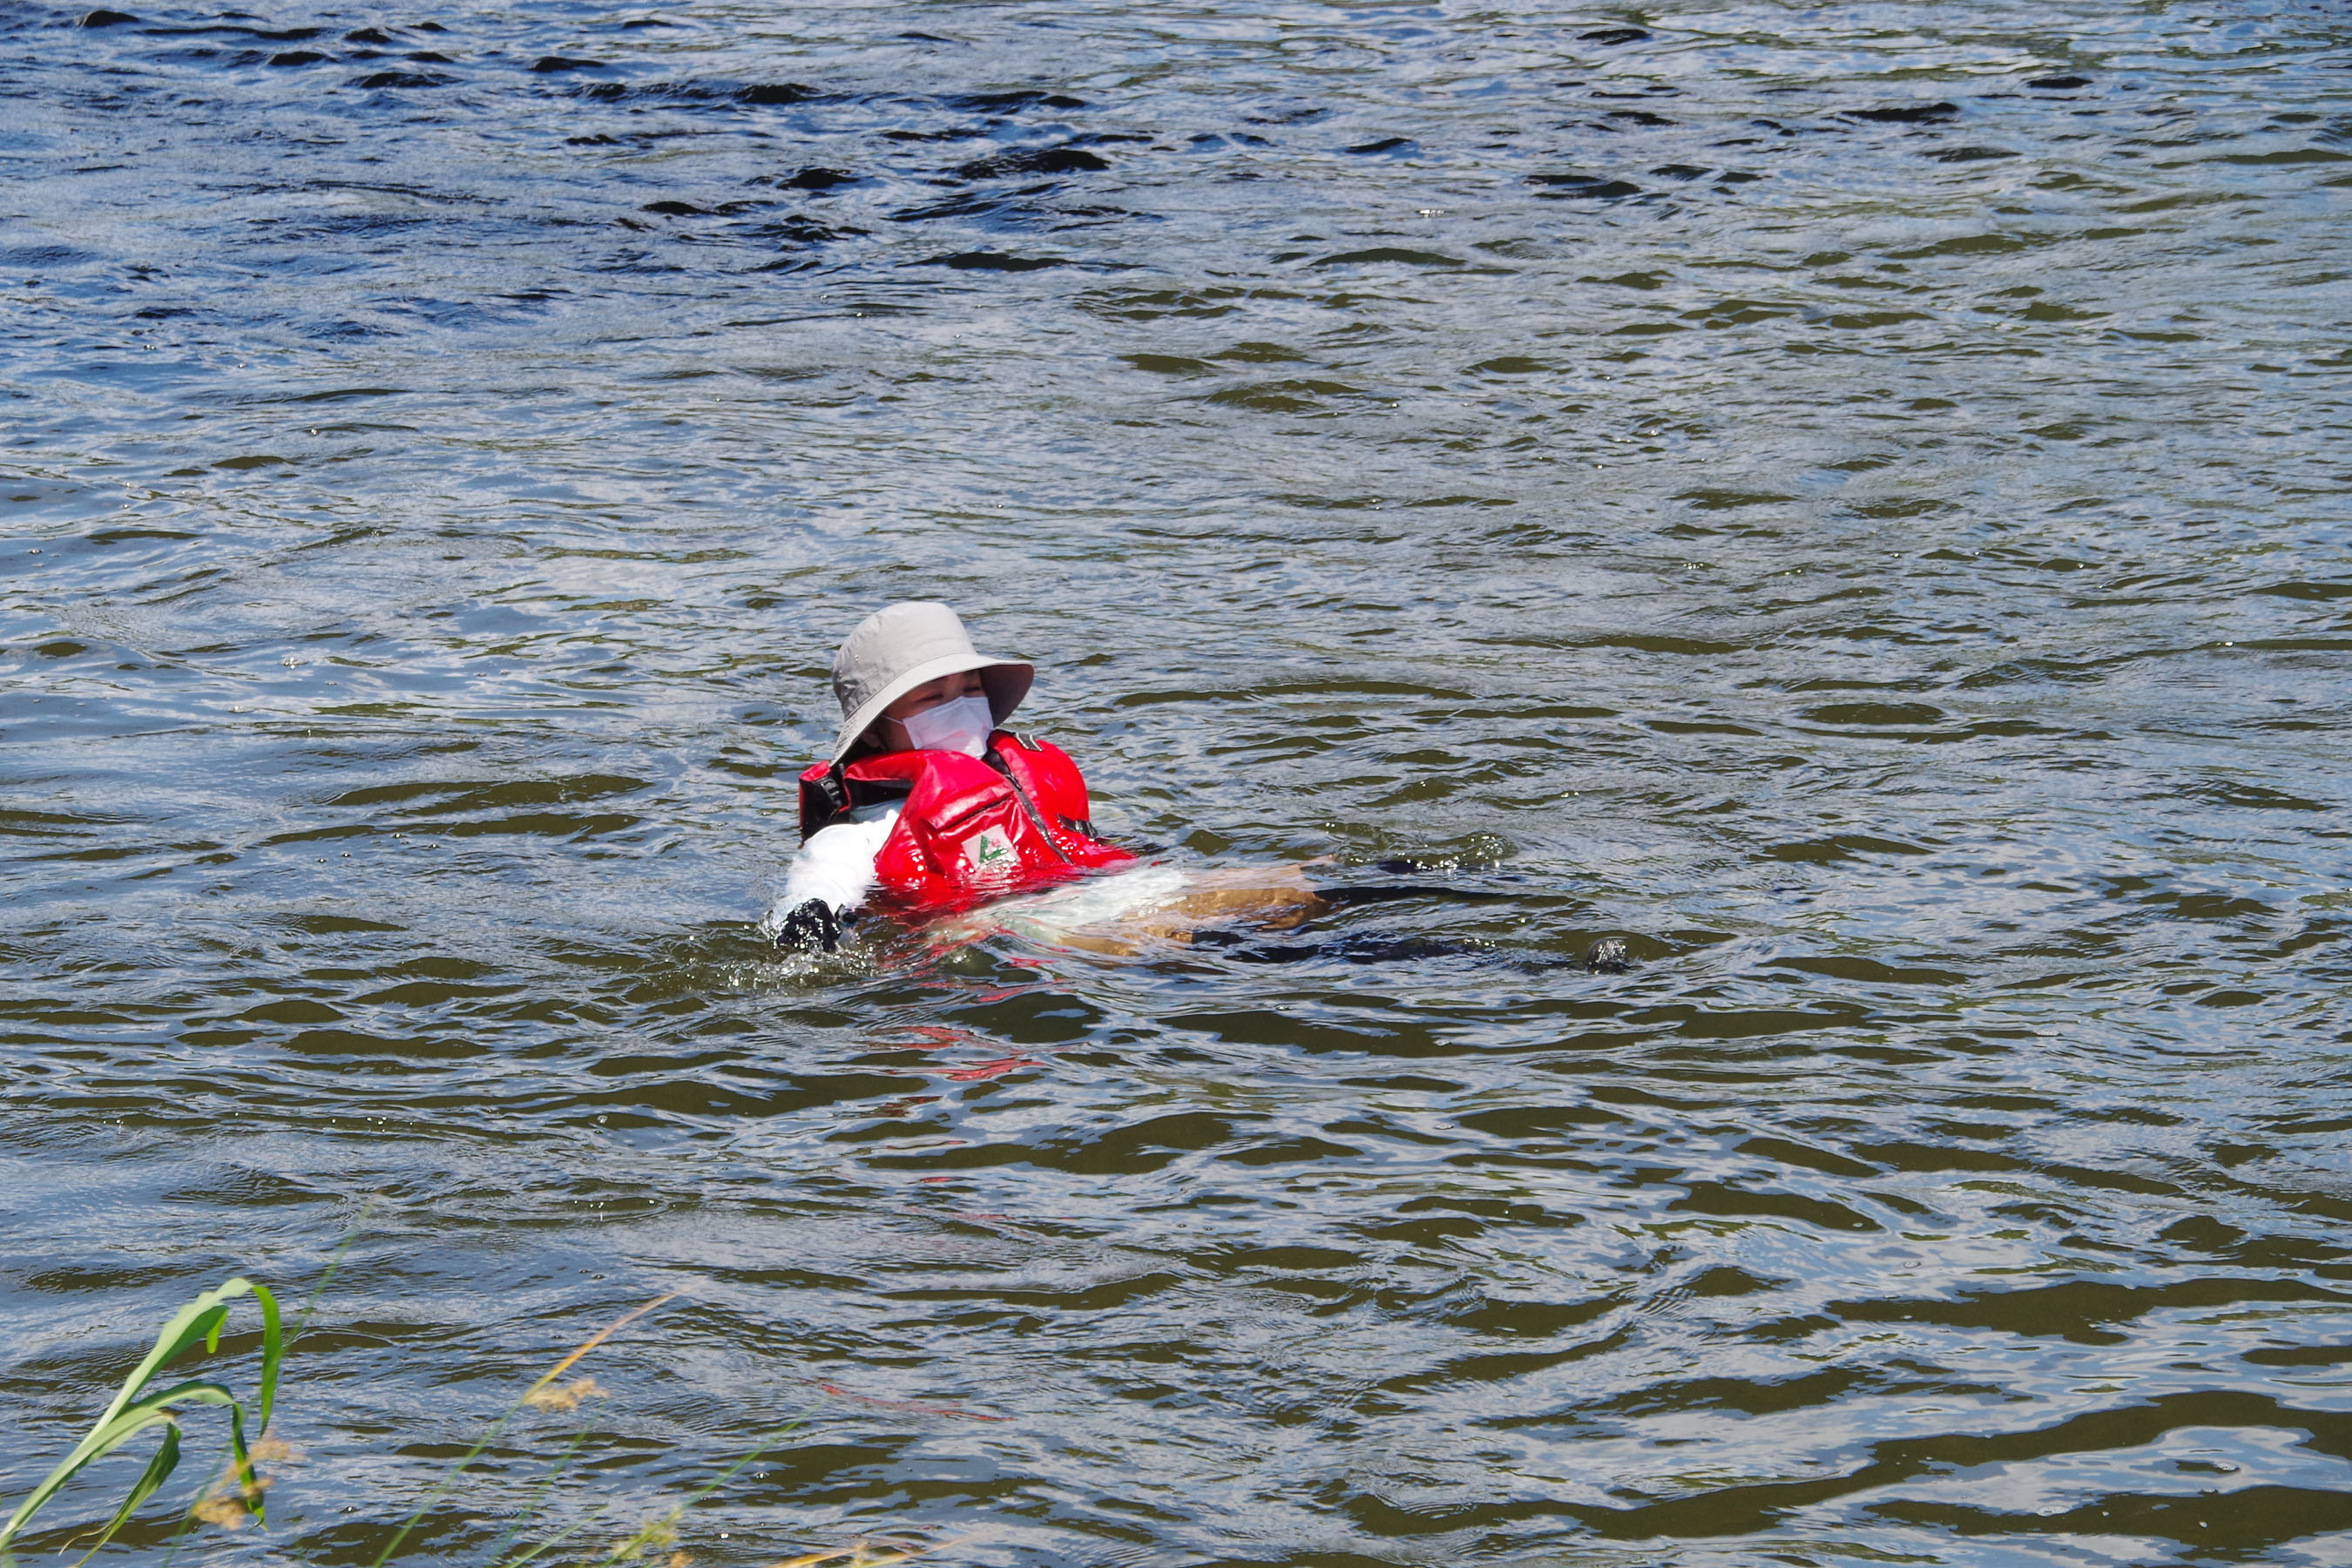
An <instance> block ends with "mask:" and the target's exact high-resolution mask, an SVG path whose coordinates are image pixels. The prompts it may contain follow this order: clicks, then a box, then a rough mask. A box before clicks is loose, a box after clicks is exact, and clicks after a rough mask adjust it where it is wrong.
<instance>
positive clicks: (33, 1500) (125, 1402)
mask: <svg viewBox="0 0 2352 1568" xmlns="http://www.w3.org/2000/svg"><path fill="white" fill-rule="evenodd" d="M241 1296H251V1297H252V1298H253V1299H254V1300H255V1301H256V1302H257V1303H258V1304H259V1306H260V1308H261V1377H260V1386H259V1391H258V1394H257V1398H256V1400H255V1402H254V1412H255V1416H256V1419H257V1426H258V1427H259V1429H260V1430H261V1431H263V1432H265V1433H266V1432H267V1431H268V1429H269V1413H270V1409H271V1407H272V1406H273V1405H275V1404H276V1402H277V1397H278V1363H279V1362H280V1361H281V1360H283V1359H284V1356H285V1353H286V1344H285V1335H284V1331H283V1329H282V1326H281V1324H280V1322H279V1319H278V1298H277V1297H275V1296H273V1295H271V1294H270V1293H269V1290H268V1289H267V1288H266V1287H264V1286H260V1285H256V1284H255V1283H253V1281H251V1280H250V1279H244V1278H242V1277H240V1278H237V1279H231V1280H229V1281H227V1282H226V1283H225V1284H223V1285H221V1286H220V1287H219V1288H217V1289H212V1290H206V1291H205V1292H204V1293H203V1294H202V1295H200V1296H198V1297H197V1298H196V1299H195V1300H193V1301H191V1302H189V1303H188V1304H187V1305H186V1306H184V1307H183V1308H181V1309H180V1310H179V1311H178V1312H176V1313H174V1314H173V1317H172V1320H171V1321H169V1322H167V1323H165V1324H164V1325H163V1331H162V1332H161V1333H159V1334H157V1335H156V1336H155V1347H154V1348H153V1349H152V1350H151V1351H149V1352H147V1357H146V1359H145V1360H144V1361H142V1362H141V1363H139V1364H138V1365H137V1366H136V1367H134V1368H132V1369H131V1375H130V1376H128V1377H126V1378H124V1379H123V1380H122V1386H121V1388H120V1389H118V1390H116V1391H115V1395H114V1399H113V1401H112V1403H110V1404H109V1405H107V1407H106V1409H105V1411H104V1413H102V1414H101V1415H100V1416H99V1418H98V1420H97V1422H96V1423H95V1424H93V1425H92V1426H91V1427H90V1429H89V1432H88V1433H87V1434H86V1435H85V1436H83V1437H82V1440H81V1441H80V1442H79V1443H78V1444H76V1445H75V1446H74V1450H73V1452H72V1453H70V1454H68V1455H67V1456H66V1457H65V1458H63V1459H61V1460H59V1461H58V1465H57V1468H55V1469H52V1470H51V1471H50V1472H49V1473H48V1475H47V1476H46V1477H45V1478H43V1479H42V1481H41V1483H40V1485H38V1486H37V1487H35V1488H34V1489H32V1490H31V1491H30V1492H29V1493H27V1494H26V1498H25V1500H24V1501H22V1502H20V1503H18V1504H17V1505H16V1511H15V1512H14V1513H12V1514H10V1515H9V1516H8V1521H7V1522H6V1523H5V1524H0V1548H5V1547H6V1546H7V1545H8V1544H9V1543H10V1542H13V1541H15V1540H16V1537H17V1535H18V1534H19V1533H21V1532H22V1531H23V1530H24V1528H25V1526H26V1525H27V1524H29V1523H31V1522H32V1520H33V1516H34V1515H35V1514H37V1513H38V1512H40V1510H41V1509H42V1508H43V1506H44V1505H46V1504H47V1502H48V1501H49V1500H50V1499H52V1498H54V1497H56V1496H57V1495H58V1493H59V1492H60V1491H62V1490H64V1489H65V1488H66V1485H67V1483H68V1482H69V1481H71V1480H72V1479H74V1478H75V1477H76V1476H78V1475H79V1474H81V1472H82V1471H83V1470H85V1469H87V1468H89V1467H90V1466H91V1465H93V1464H95V1463H97V1462H98V1461H99V1460H100V1459H102V1458H106V1457H107V1456H108V1455H109V1454H111V1453H113V1452H114V1451H115V1450H116V1449H118V1448H121V1447H122V1446H123V1445H124V1444H126V1443H128V1442H130V1441H131V1439H132V1438H133V1437H136V1436H139V1434H140V1433H142V1432H144V1431H146V1430H147V1429H148V1428H149V1427H150V1426H160V1427H162V1428H163V1441H162V1442H161V1443H159V1444H157V1445H156V1447H155V1452H154V1455H153V1457H152V1458H150V1459H149V1460H148V1461H147V1468H145V1469H144V1470H142V1471H141V1472H140V1474H139V1479H137V1480H136V1481H134V1482H132V1483H131V1490H130V1491H129V1492H128V1493H126V1494H125V1495H124V1497H123V1500H122V1504H121V1507H119V1508H117V1509H116V1510H114V1517H113V1518H112V1519H110V1520H109V1521H107V1524H106V1528H105V1529H104V1530H103V1531H100V1533H99V1537H98V1541H97V1543H96V1544H95V1545H93V1546H92V1547H91V1548H90V1551H92V1552H95V1551H97V1550H98V1549H99V1547H101V1546H104V1545H105V1544H106V1543H107V1542H109V1541H111V1540H113V1539H114V1535H115V1532H116V1531H119V1530H121V1528H122V1526H123V1522H124V1521H127V1520H128V1519H130V1517H131V1514H132V1512H133V1511H135V1510H137V1509H138V1507H139V1505H140V1504H141V1503H142V1502H145V1501H146V1500H148V1499H149V1498H150V1497H152V1496H153V1495H154V1494H155V1490H156V1489H157V1488H159V1487H161V1486H162V1485H163V1483H164V1482H165V1481H167V1480H169V1479H171V1478H172V1472H173V1471H174V1470H176V1469H178V1468H179V1466H180V1414H179V1411H178V1410H177V1409H176V1408H175V1406H178V1405H226V1406H227V1408H228V1439H229V1449H230V1453H231V1454H232V1456H233V1463H234V1466H235V1469H236V1479H237V1490H238V1493H239V1497H238V1500H237V1506H238V1507H239V1508H240V1509H241V1510H244V1511H246V1512H249V1513H251V1514H252V1515H253V1517H254V1518H256V1519H265V1518H267V1515H266V1513H265V1511H264V1508H263V1503H262V1495H261V1494H262V1488H263V1482H262V1479H261V1478H260V1476H259V1475H258V1474H257V1473H256V1471H255V1469H254V1452H253V1447H252V1446H251V1445H248V1444H247V1442H246V1438H245V1417H246V1405H245V1402H244V1401H243V1400H241V1399H239V1398H238V1397H237V1396H236V1394H235V1393H234V1392H232V1391H231V1390H230V1389H229V1387H228V1386H227V1385H226V1384H222V1383H217V1382H214V1381H212V1380H210V1379H207V1378H194V1379H191V1380H189V1381H187V1382H184V1383H176V1384H173V1385H172V1386H171V1387H169V1388H164V1389H160V1390H155V1391H154V1392H150V1389H151V1387H152V1384H154V1383H155V1381H156V1378H157V1375H158V1374H159V1373H162V1372H163V1369H164V1368H165V1367H167V1366H169V1365H171V1364H172V1363H173V1362H174V1361H177V1360H178V1359H179V1358H180V1357H181V1356H182V1355H184V1354H185V1353H186V1352H188V1351H189V1350H190V1349H191V1348H192V1347H194V1346H195V1345H197V1344H199V1343H201V1344H202V1345H203V1346H204V1347H205V1352H206V1353H207V1354H210V1353H212V1352H217V1351H218V1350H219V1349H220V1337H221V1330H222V1328H223V1327H224V1326H225V1325H226V1323H227V1321H228V1313H229V1304H230V1303H231V1302H233V1301H235V1300H236V1299H237V1298H239V1297H241ZM198 1506H199V1507H201V1506H204V1505H202V1504H199V1505H198Z"/></svg>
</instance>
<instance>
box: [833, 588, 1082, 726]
mask: <svg viewBox="0 0 2352 1568" xmlns="http://www.w3.org/2000/svg"><path fill="white" fill-rule="evenodd" d="M967 669H976V670H978V671H980V684H981V687H982V689H984V690H985V691H986V692H987V693H988V707H989V711H990V712H991V713H992V714H993V715H994V716H995V720H996V722H997V723H999V724H1003V722H1004V721H1005V720H1007V719H1009V718H1011V717H1012V716H1013V710H1014V709H1015V708H1018V707H1020V706H1021V700H1022V699H1023V698H1024V697H1026V696H1028V695H1029V685H1030V682H1032V681H1034V679H1037V669H1036V667H1035V666H1034V665H1029V664H1024V663H1022V662H1021V661H1020V660H1019V659H1013V658H989V657H988V656H987V655H986V654H982V653H975V652H973V651H972V647H971V637H969V636H968V635H966V633H965V631H964V629H963V623H962V622H961V621H960V620H958V619H957V618H956V613H955V612H954V611H953V610H951V609H950V608H948V607H947V606H946V605H941V604H937V603H929V602H924V601H919V600H916V601H909V602H908V603H906V604H899V605H890V606H888V607H887V609H880V610H877V611H875V612H874V613H873V614H872V615H870V616H866V618H865V619H864V620H862V621H860V622H858V623H857V629H856V631H854V632H852V633H850V634H849V637H848V639H847V640H846V641H845V642H844V643H843V644H842V645H841V651H840V652H839V653H837V654H835V655H834V656H833V694H834V696H835V698H836V699H838V700H840V703H841V734H840V737H839V738H838V739H837V740H835V742H834V745H833V760H834V761H835V762H836V763H837V762H839V761H841V759H842V758H844V757H845V756H847V755H848V754H849V748H850V747H852V746H854V745H856V743H857V740H858V737H859V736H861V735H863V734H865V733H866V731H867V730H868V729H869V728H871V727H872V725H873V723H874V721H876V720H877V719H879V718H881V717H882V710H884V709H885V708H887V707H888V706H890V704H891V703H893V702H896V701H897V700H898V699H899V698H901V697H904V696H905V695H906V694H907V693H908V692H909V691H912V690H913V689H915V688H917V687H918V686H921V685H923V684H924V683H925V682H927V681H932V680H937V679H939V678H940V676H942V675H956V674H960V673H961V672H962V671H964V670H967Z"/></svg>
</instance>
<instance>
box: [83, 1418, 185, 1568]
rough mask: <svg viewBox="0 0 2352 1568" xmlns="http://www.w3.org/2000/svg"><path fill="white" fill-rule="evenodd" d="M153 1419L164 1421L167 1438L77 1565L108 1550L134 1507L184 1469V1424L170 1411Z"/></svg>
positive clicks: (165, 1437) (156, 1448)
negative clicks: (182, 1458) (182, 1435)
mask: <svg viewBox="0 0 2352 1568" xmlns="http://www.w3.org/2000/svg"><path fill="white" fill-rule="evenodd" d="M152 1420H155V1421H160V1422H162V1423H163V1441H162V1442H161V1443H158V1444H157V1445H156V1446H155V1455H154V1458H151V1459H149V1460H148V1461H147V1468H146V1469H144V1470H142V1472H140V1476H139V1480H138V1482H137V1484H136V1485H134V1486H132V1487H131V1495H130V1496H128V1497H126V1498H124V1499H123V1500H122V1506H121V1508H118V1509H116V1510H114V1517H113V1518H112V1519H110V1520H108V1521H106V1528H105V1529H104V1530H102V1531H99V1536H98V1540H97V1542H95V1543H93V1544H92V1545H91V1547H90V1549H89V1551H87V1552H83V1553H82V1554H81V1558H80V1561H79V1562H77V1563H75V1564H74V1568H81V1564H82V1563H87V1562H89V1560H90V1559H91V1558H93V1557H95V1556H97V1555H98V1554H99V1552H101V1551H102V1550H104V1549H105V1546H106V1543H107V1542H110V1541H111V1540H113V1539H114V1532H115V1531H118V1530H121V1528H122V1526H123V1522H124V1521H126V1520H128V1519H129V1518H130V1517H131V1510H134V1509H136V1508H137V1507H138V1506H139V1505H140V1504H141V1503H142V1502H145V1501H146V1500H148V1499H149V1498H151V1497H152V1496H154V1495H155V1489H156V1488H157V1487H160V1486H162V1485H163V1483H164V1482H165V1481H167V1480H169V1479H172V1472H173V1470H176V1469H178V1468H180V1424H179V1423H178V1422H177V1421H174V1420H173V1419H172V1416H171V1413H170V1412H168V1411H160V1410H159V1411H156V1412H154V1413H152ZM125 1436H128V1434H125Z"/></svg>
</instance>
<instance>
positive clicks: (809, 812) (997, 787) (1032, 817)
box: [801, 730, 1135, 913]
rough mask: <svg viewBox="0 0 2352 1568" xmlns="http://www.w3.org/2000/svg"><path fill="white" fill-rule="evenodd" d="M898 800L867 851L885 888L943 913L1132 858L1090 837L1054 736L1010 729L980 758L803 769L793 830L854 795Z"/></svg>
mask: <svg viewBox="0 0 2352 1568" xmlns="http://www.w3.org/2000/svg"><path fill="white" fill-rule="evenodd" d="M902 798H903V799H904V800H905V801H906V803H907V804H906V805H905V806H904V808H902V809H901V810H900V811H899V813H898V821H897V823H895V824H894V825H892V826H891V829H890V834H889V837H887V838H885V839H884V840H883V841H882V848H881V850H880V852H879V853H878V854H877V855H876V856H875V858H874V869H875V872H876V874H877V877H878V878H879V879H880V882H881V887H882V889H883V891H884V892H885V893H886V894H887V895H889V896H890V897H891V898H892V899H893V900H896V901H898V902H901V903H906V904H911V905H913V906H914V907H916V908H917V909H919V910H923V911H924V912H926V913H934V912H943V911H944V910H950V909H958V908H962V907H966V906H968V905H971V904H975V903H978V902H980V901H982V900H985V899H992V898H1001V897H1003V895H1004V894H1007V893H1013V892H1018V891H1021V890H1022V889H1026V888H1031V887H1034V886H1037V885H1038V884H1039V883H1041V882H1055V881H1061V880H1065V879H1069V878H1072V877H1076V876H1077V875H1079V874H1080V873H1082V872H1085V871H1088V870H1092V869H1094V868H1097V867H1104V866H1117V865H1120V864H1122V863H1124V862H1126V861H1129V860H1132V859H1134V858H1135V857H1134V856H1132V855H1130V854H1129V853H1128V852H1127V851H1126V850H1124V849H1121V848H1119V847H1118V846H1117V845H1113V844H1107V843H1105V842H1104V841H1103V840H1102V839H1100V838H1098V837H1096V836H1095V825H1094V822H1093V820H1092V812H1091V809H1090V808H1089V807H1088V805H1087V781H1086V778H1085V775H1083V774H1081V773H1079V772H1078V765H1077V763H1074V762H1072V761H1070V759H1069V756H1068V755H1067V753H1066V752H1063V750H1062V749H1061V748H1060V747H1059V746H1055V745H1052V744H1049V743H1048V742H1043V741H1030V740H1024V739H1023V738H1022V737H1020V736H1018V735H1015V734H1013V732H1012V731H1009V730H999V731H995V732H994V733H993V734H992V735H990V736H989V738H988V753H987V758H986V760H982V759H981V758H979V757H967V756H965V755H964V754H963V753H962V752H911V751H910V752H881V753H878V754H868V755H866V756H862V757H859V758H857V759H856V760H855V761H852V762H848V763H817V764H816V765H815V766H814V767H813V768H810V769H809V770H808V771H807V772H806V773H803V774H801V837H803V839H805V838H807V837H809V836H810V835H812V834H814V833H815V832H817V831H818V830H819V829H821V828H824V827H826V826H831V825H832V824H833V823H835V822H840V821H845V820H846V819H847V818H848V816H849V814H850V813H851V812H852V811H854V810H856V808H858V807H859V806H863V805H875V804H877V803H879V802H882V801H887V800H897V799H902Z"/></svg>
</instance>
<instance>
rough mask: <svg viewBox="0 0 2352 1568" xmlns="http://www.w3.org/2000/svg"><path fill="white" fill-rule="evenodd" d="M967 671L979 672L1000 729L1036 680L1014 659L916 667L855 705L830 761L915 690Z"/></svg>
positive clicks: (952, 658) (968, 657)
mask: <svg viewBox="0 0 2352 1568" xmlns="http://www.w3.org/2000/svg"><path fill="white" fill-rule="evenodd" d="M967 669H976V670H978V671H980V684H981V689H982V690H984V691H986V692H987V693H988V711H989V715H990V717H991V718H992V721H994V722H995V723H997V724H999V725H1002V724H1003V722H1004V721H1006V720H1007V719H1010V718H1012V717H1013V710H1014V709H1015V708H1018V707H1020V706H1021V700H1022V699H1023V698H1024V697H1026V696H1028V695H1029V688H1030V685H1031V683H1033V682H1034V681H1035V679H1037V667H1036V666H1035V665H1034V664H1024V663H1022V662H1021V661H1020V660H1019V659H1015V658H989V657H988V656H987V655H986V654H984V653H959V654H950V655H949V656H948V657H947V658H935V659H932V660H931V661H930V662H929V664H919V665H917V666H915V667H914V668H912V669H909V670H907V671H905V672H903V673H902V674H900V675H899V677H898V679H895V680H893V681H892V682H890V684H889V685H887V686H886V687H884V688H883V689H881V690H879V691H877V692H876V693H875V694H874V695H873V696H871V697H869V698H867V699H866V700H865V701H864V702H862V703H860V704H858V708H857V711H856V712H855V713H852V714H851V715H850V716H849V717H848V718H846V719H845V720H843V721H841V734H840V735H839V737H838V738H837V739H835V742H834V743H833V760H834V761H835V762H836V763H837V762H839V761H841V759H842V758H844V757H845V756H847V755H849V752H850V748H851V747H853V746H855V745H856V744H857V742H858V741H859V740H860V739H861V738H862V737H863V736H864V735H865V733H866V731H868V730H870V729H872V728H873V727H874V726H875V724H876V723H877V721H880V719H881V717H882V710H884V709H885V708H887V707H889V706H890V704H892V703H893V702H896V701H898V699H900V698H901V697H904V696H905V695H907V693H908V692H909V691H912V690H913V689H915V688H917V687H918V686H925V685H929V683H930V682H932V681H934V680H937V679H939V678H940V677H941V676H942V675H961V674H962V673H963V672H964V671H965V670H967Z"/></svg>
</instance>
